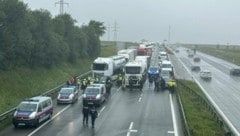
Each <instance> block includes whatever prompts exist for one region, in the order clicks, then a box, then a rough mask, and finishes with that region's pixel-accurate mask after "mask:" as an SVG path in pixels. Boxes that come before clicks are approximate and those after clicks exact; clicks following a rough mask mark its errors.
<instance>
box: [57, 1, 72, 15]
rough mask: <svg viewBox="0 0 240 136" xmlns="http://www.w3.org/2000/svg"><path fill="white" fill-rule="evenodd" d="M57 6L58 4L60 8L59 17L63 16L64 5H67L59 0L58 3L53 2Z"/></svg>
mask: <svg viewBox="0 0 240 136" xmlns="http://www.w3.org/2000/svg"><path fill="white" fill-rule="evenodd" d="M57 4H59V6H60V10H59V12H60V13H59V14H60V15H62V14H64V5H69V3H66V2H64V0H60V1H58V2H55V6H56V5H57Z"/></svg>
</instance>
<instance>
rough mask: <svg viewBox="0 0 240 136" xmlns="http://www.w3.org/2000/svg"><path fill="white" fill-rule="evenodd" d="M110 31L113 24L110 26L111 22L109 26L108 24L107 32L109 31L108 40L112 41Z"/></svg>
mask: <svg viewBox="0 0 240 136" xmlns="http://www.w3.org/2000/svg"><path fill="white" fill-rule="evenodd" d="M110 31H111V26H110V24H108V26H107V33H108V39H107V40H108V41H110Z"/></svg>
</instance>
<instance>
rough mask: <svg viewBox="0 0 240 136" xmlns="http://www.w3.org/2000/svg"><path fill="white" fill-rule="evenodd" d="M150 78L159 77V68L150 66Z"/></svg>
mask: <svg viewBox="0 0 240 136" xmlns="http://www.w3.org/2000/svg"><path fill="white" fill-rule="evenodd" d="M148 77H153V78H157V77H159V68H158V66H150V67H149V69H148Z"/></svg>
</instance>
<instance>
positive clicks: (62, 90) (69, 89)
mask: <svg viewBox="0 0 240 136" xmlns="http://www.w3.org/2000/svg"><path fill="white" fill-rule="evenodd" d="M72 92H73V89H72V88H62V89H61V91H60V93H68V94H69V93H72Z"/></svg>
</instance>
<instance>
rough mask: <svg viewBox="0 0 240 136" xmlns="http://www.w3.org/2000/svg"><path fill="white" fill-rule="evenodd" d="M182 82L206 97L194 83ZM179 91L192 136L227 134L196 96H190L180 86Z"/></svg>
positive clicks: (220, 135)
mask: <svg viewBox="0 0 240 136" xmlns="http://www.w3.org/2000/svg"><path fill="white" fill-rule="evenodd" d="M180 81H181V82H182V83H183V84H185V85H187V86H188V87H189V88H191V89H192V90H193V91H194V92H195V93H197V94H199V95H200V96H201V97H205V96H204V94H203V92H202V91H201V89H200V88H199V87H198V85H197V84H195V83H194V82H192V81H186V80H180ZM178 89H179V95H180V96H181V100H182V104H183V107H184V112H185V115H186V119H187V122H188V125H189V129H190V131H191V132H192V136H223V135H224V133H225V132H224V130H223V129H222V128H221V127H220V125H219V124H218V123H217V120H216V119H215V118H214V116H213V115H212V114H211V111H210V110H209V109H208V108H207V107H206V106H205V105H204V104H203V103H202V102H201V101H200V100H199V99H198V98H197V97H196V96H193V95H191V94H189V92H188V91H186V90H185V88H183V87H182V86H181V85H179V86H178Z"/></svg>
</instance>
